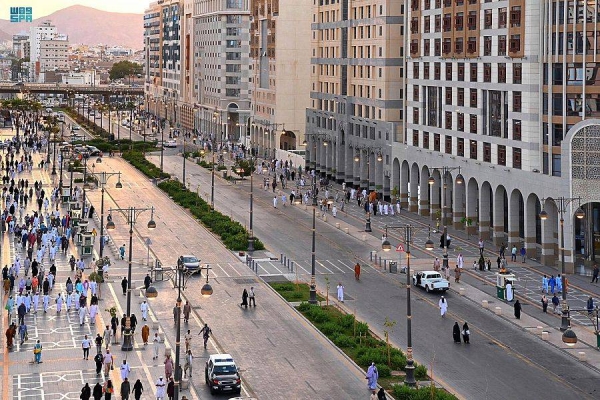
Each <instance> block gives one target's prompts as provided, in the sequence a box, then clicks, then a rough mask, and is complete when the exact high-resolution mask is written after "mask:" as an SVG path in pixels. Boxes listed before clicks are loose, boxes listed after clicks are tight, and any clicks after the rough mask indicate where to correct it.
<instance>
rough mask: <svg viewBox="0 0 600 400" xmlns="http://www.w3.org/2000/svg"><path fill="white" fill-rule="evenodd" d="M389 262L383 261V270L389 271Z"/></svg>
mask: <svg viewBox="0 0 600 400" xmlns="http://www.w3.org/2000/svg"><path fill="white" fill-rule="evenodd" d="M387 262H388V260H383V270H384V271H387Z"/></svg>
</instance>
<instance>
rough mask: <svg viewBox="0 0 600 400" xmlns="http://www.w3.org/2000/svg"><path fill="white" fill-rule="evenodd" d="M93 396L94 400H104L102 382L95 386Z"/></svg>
mask: <svg viewBox="0 0 600 400" xmlns="http://www.w3.org/2000/svg"><path fill="white" fill-rule="evenodd" d="M92 396H94V400H100V399H101V398H102V385H100V382H97V383H96V386H94V391H93V392H92Z"/></svg>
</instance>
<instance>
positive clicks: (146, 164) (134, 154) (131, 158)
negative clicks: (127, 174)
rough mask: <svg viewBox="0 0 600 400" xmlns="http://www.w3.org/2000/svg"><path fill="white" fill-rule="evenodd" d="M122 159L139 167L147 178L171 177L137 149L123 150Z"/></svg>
mask: <svg viewBox="0 0 600 400" xmlns="http://www.w3.org/2000/svg"><path fill="white" fill-rule="evenodd" d="M123 159H124V160H127V162H129V163H130V164H131V165H133V166H134V167H136V168H137V169H139V170H140V171H141V172H142V173H143V174H144V175H146V176H147V177H148V178H152V179H162V178H170V177H171V175H169V174H167V173H166V172H162V171H161V170H160V168H158V167H157V166H156V165H154V164H153V163H151V162H150V161H148V160H146V158H145V157H144V155H143V154H142V153H140V152H139V151H125V152H123Z"/></svg>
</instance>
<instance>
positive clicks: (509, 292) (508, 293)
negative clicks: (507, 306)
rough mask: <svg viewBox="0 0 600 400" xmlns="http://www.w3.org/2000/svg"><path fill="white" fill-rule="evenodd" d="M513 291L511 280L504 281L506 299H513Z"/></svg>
mask: <svg viewBox="0 0 600 400" xmlns="http://www.w3.org/2000/svg"><path fill="white" fill-rule="evenodd" d="M514 298H515V292H514V291H513V285H512V281H506V301H513V300H514Z"/></svg>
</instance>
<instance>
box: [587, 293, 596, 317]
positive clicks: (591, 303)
mask: <svg viewBox="0 0 600 400" xmlns="http://www.w3.org/2000/svg"><path fill="white" fill-rule="evenodd" d="M586 308H587V312H588V314H592V311H594V299H592V296H590V298H589V299H588V301H587V304H586Z"/></svg>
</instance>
